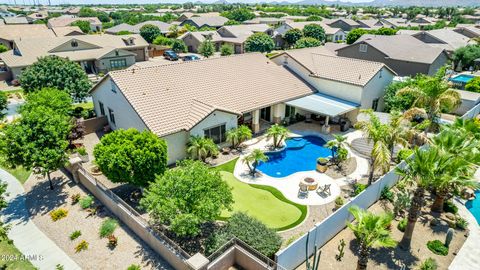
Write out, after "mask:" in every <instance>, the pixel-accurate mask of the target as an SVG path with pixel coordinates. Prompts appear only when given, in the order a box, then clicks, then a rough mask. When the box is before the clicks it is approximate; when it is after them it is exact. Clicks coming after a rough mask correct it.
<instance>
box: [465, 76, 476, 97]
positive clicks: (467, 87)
mask: <svg viewBox="0 0 480 270" xmlns="http://www.w3.org/2000/svg"><path fill="white" fill-rule="evenodd" d="M465 90H467V91H470V92H477V93H480V77H475V78H473V79H471V80H470V81H469V82H468V83H467V84H466V85H465Z"/></svg>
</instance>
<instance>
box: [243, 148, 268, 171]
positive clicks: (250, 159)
mask: <svg viewBox="0 0 480 270" xmlns="http://www.w3.org/2000/svg"><path fill="white" fill-rule="evenodd" d="M267 160H268V156H267V155H265V153H263V152H262V150H260V149H254V150H253V151H252V152H251V153H250V154H249V155H248V156H246V157H244V158H243V163H245V164H247V166H248V169H249V170H250V174H251V175H252V176H255V173H256V172H257V166H258V164H259V163H260V162H262V161H263V162H266V161H267Z"/></svg>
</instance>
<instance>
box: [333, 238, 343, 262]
mask: <svg viewBox="0 0 480 270" xmlns="http://www.w3.org/2000/svg"><path fill="white" fill-rule="evenodd" d="M337 249H338V254H336V255H335V259H336V260H337V261H339V262H340V261H341V260H342V258H343V256H344V255H345V240H343V239H340V244H338V247H337Z"/></svg>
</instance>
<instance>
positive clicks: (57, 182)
mask: <svg viewBox="0 0 480 270" xmlns="http://www.w3.org/2000/svg"><path fill="white" fill-rule="evenodd" d="M36 178H37V182H36V183H35V185H34V186H33V187H32V188H31V189H30V191H28V192H26V193H25V196H26V206H27V207H28V211H29V213H30V215H32V216H36V215H44V214H46V213H48V212H50V211H51V210H53V209H55V208H57V207H59V206H60V205H62V204H64V203H65V202H66V201H67V199H68V192H66V191H64V187H65V186H67V185H69V184H70V180H69V179H68V178H67V177H66V176H52V182H53V187H54V189H53V190H51V189H50V184H49V182H48V180H47V179H45V178H43V177H41V176H40V177H38V176H37V177H36Z"/></svg>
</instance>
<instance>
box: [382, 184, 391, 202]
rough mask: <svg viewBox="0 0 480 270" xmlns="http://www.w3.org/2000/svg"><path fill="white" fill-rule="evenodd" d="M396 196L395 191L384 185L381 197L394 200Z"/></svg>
mask: <svg viewBox="0 0 480 270" xmlns="http://www.w3.org/2000/svg"><path fill="white" fill-rule="evenodd" d="M394 197H395V193H393V191H391V190H390V189H389V188H388V187H384V188H383V189H382V193H381V194H380V199H382V200H387V201H389V202H393V199H394Z"/></svg>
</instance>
